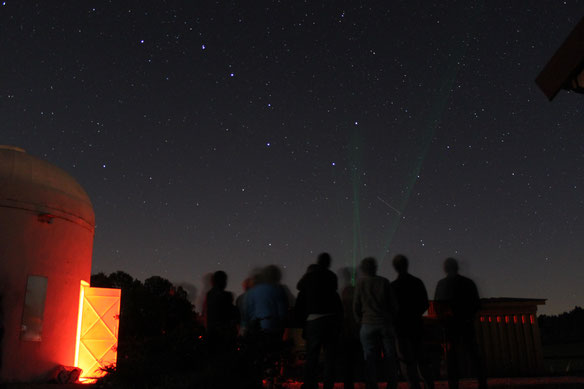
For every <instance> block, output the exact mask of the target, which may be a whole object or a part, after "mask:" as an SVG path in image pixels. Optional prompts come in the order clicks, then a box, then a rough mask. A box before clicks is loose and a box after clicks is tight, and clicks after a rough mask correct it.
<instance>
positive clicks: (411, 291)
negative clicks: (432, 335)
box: [391, 255, 434, 389]
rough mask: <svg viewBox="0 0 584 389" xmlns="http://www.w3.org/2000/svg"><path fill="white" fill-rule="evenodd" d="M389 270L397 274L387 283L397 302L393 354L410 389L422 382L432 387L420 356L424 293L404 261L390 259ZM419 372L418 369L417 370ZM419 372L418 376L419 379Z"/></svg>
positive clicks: (425, 305)
mask: <svg viewBox="0 0 584 389" xmlns="http://www.w3.org/2000/svg"><path fill="white" fill-rule="evenodd" d="M393 267H394V269H395V271H396V272H397V274H398V277H397V279H396V280H395V281H393V282H392V283H391V287H392V288H393V292H394V293H395V297H396V300H397V305H398V310H397V317H396V320H395V331H396V335H397V354H398V357H399V361H400V365H401V368H402V372H403V375H404V376H405V378H406V379H407V380H408V383H409V385H410V388H413V389H419V388H420V387H421V386H420V380H421V379H422V380H423V381H424V382H425V384H426V388H429V389H432V388H434V381H433V377H432V373H431V369H430V368H429V366H428V363H427V362H428V361H427V360H426V358H425V356H424V343H423V334H424V322H423V319H422V315H423V314H424V312H426V310H427V309H428V306H429V304H428V293H427V292H426V287H425V286H424V283H423V282H422V280H420V279H419V278H417V277H414V276H413V275H411V274H410V273H408V259H407V258H406V257H405V256H403V255H396V256H395V257H394V258H393ZM418 369H419V370H418ZM420 373H422V377H420Z"/></svg>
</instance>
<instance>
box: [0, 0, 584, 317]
mask: <svg viewBox="0 0 584 389" xmlns="http://www.w3.org/2000/svg"><path fill="white" fill-rule="evenodd" d="M0 4H1V5H0V49H1V51H0V53H1V55H0V69H1V72H0V117H1V118H2V120H1V121H0V135H1V138H0V143H2V144H9V145H16V146H19V147H22V148H24V149H25V150H27V152H28V153H30V154H32V155H35V156H38V157H40V158H43V159H45V160H47V161H49V162H51V163H53V164H55V165H57V166H59V167H61V168H63V169H64V170H66V171H67V172H69V173H70V174H71V175H73V176H74V177H75V178H76V179H77V180H78V181H79V182H80V183H81V185H82V186H83V187H84V188H85V189H86V191H87V192H88V194H89V196H90V197H91V199H92V202H93V205H94V209H95V213H96V219H97V226H96V230H95V242H94V255H93V272H106V273H109V272H113V271H116V270H123V271H126V272H128V273H130V274H131V275H133V276H134V277H137V278H139V279H142V280H143V279H145V278H147V277H149V276H151V275H160V276H163V277H165V278H168V279H170V280H171V281H173V282H176V283H189V284H193V285H196V286H197V288H198V289H199V290H201V287H202V286H201V285H202V284H201V280H202V277H203V276H204V275H205V274H207V273H209V272H212V271H215V270H218V269H223V270H225V271H226V272H227V273H228V274H229V277H230V279H229V285H228V289H230V290H232V291H234V292H236V293H239V292H240V291H241V287H240V284H241V281H242V280H243V279H244V278H245V276H246V275H247V274H248V273H249V272H250V271H251V270H252V269H254V268H255V267H257V266H261V265H266V264H269V263H275V264H278V265H280V266H281V267H282V268H283V271H284V281H285V282H286V283H287V284H288V285H290V287H291V289H292V290H294V285H295V284H296V281H297V280H298V279H299V277H300V276H301V275H302V273H303V272H304V270H305V269H306V266H307V265H308V264H310V263H312V262H313V261H314V260H315V257H316V255H317V254H318V253H319V252H321V251H328V252H330V253H331V255H332V256H333V269H334V270H336V269H338V268H340V267H343V266H352V265H353V264H354V263H358V261H359V260H360V259H361V258H363V257H364V256H369V255H372V256H375V257H377V258H378V260H379V261H380V273H381V275H384V276H386V277H388V278H390V279H393V278H395V273H394V271H393V269H392V268H391V258H392V257H393V256H394V255H395V254H397V253H403V254H405V255H407V256H409V258H410V262H411V265H410V270H411V272H412V273H413V274H415V275H417V276H419V277H420V278H421V279H422V280H424V282H425V283H426V287H427V288H428V291H429V293H430V295H433V291H434V288H435V285H436V282H437V281H438V280H439V279H440V278H441V277H443V273H442V270H441V264H442V262H443V260H444V258H446V257H448V256H453V257H455V258H458V259H459V260H460V263H461V273H462V274H465V275H468V276H470V277H472V278H473V279H475V280H476V282H477V284H478V287H479V291H480V293H481V295H482V296H484V297H533V298H547V299H548V301H547V304H546V306H544V307H540V312H543V313H558V312H562V311H565V310H569V309H572V308H573V307H574V306H575V305H580V306H582V305H583V304H584V283H582V274H584V259H583V256H584V239H583V237H584V196H583V194H584V110H583V108H582V107H583V105H584V95H578V94H574V93H569V92H565V91H563V92H561V93H560V94H559V95H558V97H557V98H556V99H555V100H554V101H553V102H551V103H550V102H548V100H547V99H546V97H545V96H544V95H543V93H542V92H541V91H540V90H539V89H538V88H537V86H536V84H535V82H534V79H535V77H536V76H537V75H538V73H539V72H540V70H541V69H542V68H543V67H544V65H545V64H546V63H547V61H548V59H549V58H550V57H551V56H552V55H553V53H554V52H555V50H556V49H557V48H558V47H559V46H560V44H561V43H562V42H563V40H564V39H565V37H566V36H567V35H568V34H569V32H570V31H571V29H572V28H573V27H574V26H575V24H576V23H577V22H578V21H579V20H580V18H581V17H582V14H583V12H582V11H583V10H584V1H558V0H550V1H537V2H520V1H512V2H510V1H502V0H501V1H468V0H467V1H459V2H454V1H452V2H433V1H420V0H408V1H391V2H388V1H355V0H351V1H342V0H334V1H310V2H306V1H305V2H302V1H298V0H293V1H253V2H242V1H217V2H211V1H123V2H122V1H60V2H47V1H2V2H0Z"/></svg>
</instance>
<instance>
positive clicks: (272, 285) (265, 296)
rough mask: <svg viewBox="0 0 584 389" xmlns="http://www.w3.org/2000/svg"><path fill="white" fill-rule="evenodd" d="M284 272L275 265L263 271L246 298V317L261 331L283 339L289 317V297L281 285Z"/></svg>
mask: <svg viewBox="0 0 584 389" xmlns="http://www.w3.org/2000/svg"><path fill="white" fill-rule="evenodd" d="M281 279H282V272H281V271H280V268H278V267H277V266H275V265H269V266H266V267H265V268H264V269H262V271H261V273H260V276H259V280H258V282H257V283H256V285H254V287H253V288H251V289H250V290H249V291H248V292H247V293H246V296H245V311H246V317H247V320H248V321H249V323H250V325H251V323H255V325H256V326H257V327H259V329H261V331H263V332H266V333H270V334H274V335H275V336H277V337H279V338H280V339H281V338H282V333H283V331H284V324H285V323H284V321H285V319H286V317H287V315H288V296H286V291H285V289H284V287H283V286H282V285H281V284H280V280H281Z"/></svg>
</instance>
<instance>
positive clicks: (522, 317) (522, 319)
mask: <svg viewBox="0 0 584 389" xmlns="http://www.w3.org/2000/svg"><path fill="white" fill-rule="evenodd" d="M521 322H522V323H523V324H525V315H521Z"/></svg>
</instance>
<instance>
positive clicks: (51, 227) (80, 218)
mask: <svg viewBox="0 0 584 389" xmlns="http://www.w3.org/2000/svg"><path fill="white" fill-rule="evenodd" d="M94 229H95V215H94V211H93V206H92V204H91V201H90V199H89V196H88V195H87V193H86V192H85V191H84V190H83V188H82V187H81V186H80V185H79V184H78V183H77V182H76V181H75V179H74V178H73V177H71V176H70V175H69V174H67V173H66V172H65V171H63V170H61V169H59V168H58V167H56V166H53V165H51V164H49V163H48V162H46V161H43V160H41V159H38V158H36V157H33V156H31V155H29V154H27V153H26V152H24V150H22V149H20V148H17V147H12V146H0V231H1V233H0V326H2V327H3V336H2V338H1V339H0V345H1V360H0V381H2V382H34V381H43V380H46V378H47V376H48V375H49V374H50V372H51V371H53V370H54V369H55V368H56V367H57V366H76V365H78V364H79V361H78V359H79V352H80V351H79V349H80V341H79V335H81V330H82V321H83V318H82V315H81V314H80V313H82V312H83V311H84V298H83V295H84V290H85V289H97V288H88V286H89V284H88V283H89V280H90V276H91V255H92V248H93V237H94ZM115 291H116V292H117V293H113V294H117V309H118V311H117V312H118V313H119V290H115ZM106 292H108V291H107V290H106ZM109 292H111V290H110V291H109ZM88 294H91V293H88ZM106 294H108V293H106ZM109 294H112V293H109ZM110 300H111V299H110ZM112 301H113V300H112ZM113 308H114V310H115V307H113ZM86 310H87V309H86ZM112 312H113V311H111V312H109V315H110V316H111V315H113V313H112ZM98 316H99V314H98ZM112 320H115V321H116V322H115V323H114V324H113V325H112V324H110V325H109V326H110V327H114V328H113V329H112V331H110V332H115V334H113V335H114V337H115V338H116V339H115V340H116V342H117V314H116V317H115V318H113V319H112ZM86 322H87V320H86ZM94 324H95V323H93V324H92V325H93V326H94ZM86 327H87V324H86ZM98 327H99V326H98ZM0 332H1V331H0ZM81 348H82V349H83V347H82V346H81ZM108 357H109V358H110V359H111V355H109V356H108ZM114 358H115V356H114ZM114 361H115V359H114Z"/></svg>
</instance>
